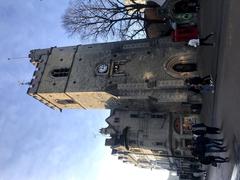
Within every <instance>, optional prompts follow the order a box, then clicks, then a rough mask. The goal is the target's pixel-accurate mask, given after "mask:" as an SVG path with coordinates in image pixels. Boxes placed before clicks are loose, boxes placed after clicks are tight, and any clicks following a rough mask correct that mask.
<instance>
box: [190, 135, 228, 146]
mask: <svg viewBox="0 0 240 180" xmlns="http://www.w3.org/2000/svg"><path fill="white" fill-rule="evenodd" d="M223 140H224V139H223V138H222V139H212V138H209V137H205V136H203V135H200V136H198V137H196V138H195V139H193V143H196V144H201V143H203V144H205V145H206V144H214V145H217V146H221V145H223Z"/></svg>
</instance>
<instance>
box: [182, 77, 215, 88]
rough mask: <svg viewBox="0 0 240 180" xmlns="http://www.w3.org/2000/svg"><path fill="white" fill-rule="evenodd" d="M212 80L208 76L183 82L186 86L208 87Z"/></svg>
mask: <svg viewBox="0 0 240 180" xmlns="http://www.w3.org/2000/svg"><path fill="white" fill-rule="evenodd" d="M211 82H212V79H211V76H210V75H207V76H205V77H202V78H201V77H192V78H188V79H186V80H185V83H186V85H188V86H191V85H207V84H208V85H209V84H211Z"/></svg>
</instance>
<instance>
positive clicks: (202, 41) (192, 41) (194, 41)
mask: <svg viewBox="0 0 240 180" xmlns="http://www.w3.org/2000/svg"><path fill="white" fill-rule="evenodd" d="M213 35H214V33H210V34H209V35H207V36H206V37H204V38H198V39H190V40H189V41H188V46H192V47H195V48H196V47H198V46H214V43H207V42H206V41H207V40H208V39H209V38H210V37H211V36H213Z"/></svg>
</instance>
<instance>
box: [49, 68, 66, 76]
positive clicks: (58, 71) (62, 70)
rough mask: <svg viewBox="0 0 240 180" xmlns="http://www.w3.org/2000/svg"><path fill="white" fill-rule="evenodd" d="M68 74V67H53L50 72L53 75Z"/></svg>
mask: <svg viewBox="0 0 240 180" xmlns="http://www.w3.org/2000/svg"><path fill="white" fill-rule="evenodd" d="M68 74H69V68H60V69H54V70H52V72H51V75H52V76H53V77H67V76H68Z"/></svg>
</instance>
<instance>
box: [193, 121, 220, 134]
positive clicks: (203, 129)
mask: <svg viewBox="0 0 240 180" xmlns="http://www.w3.org/2000/svg"><path fill="white" fill-rule="evenodd" d="M192 133H193V134H196V135H205V134H220V129H219V128H216V127H210V126H206V125H205V124H204V123H199V124H193V125H192Z"/></svg>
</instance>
